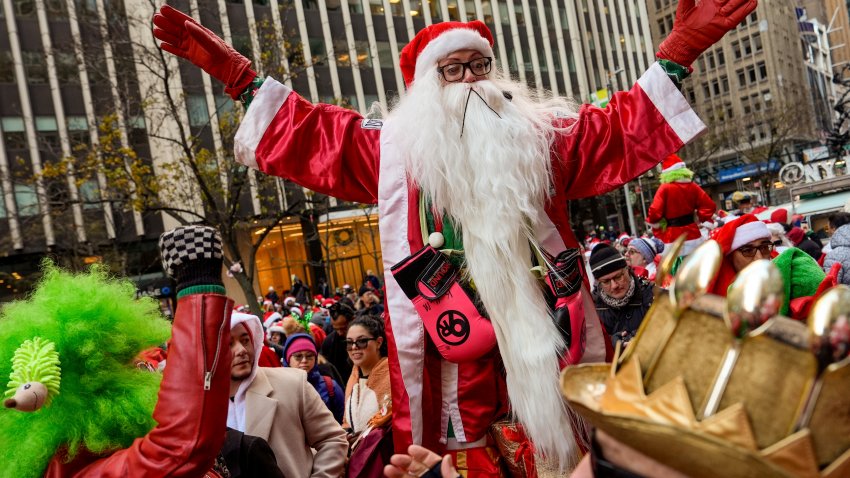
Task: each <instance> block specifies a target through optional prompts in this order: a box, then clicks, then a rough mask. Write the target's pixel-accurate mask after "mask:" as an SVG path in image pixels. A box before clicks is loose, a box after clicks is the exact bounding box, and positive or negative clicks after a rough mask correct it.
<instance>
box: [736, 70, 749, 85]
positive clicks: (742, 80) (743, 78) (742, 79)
mask: <svg viewBox="0 0 850 478" xmlns="http://www.w3.org/2000/svg"><path fill="white" fill-rule="evenodd" d="M735 74H737V75H738V86H739V87H743V86H745V85H746V84H747V76H746V75H745V74H744V70H738V71H736V72H735Z"/></svg>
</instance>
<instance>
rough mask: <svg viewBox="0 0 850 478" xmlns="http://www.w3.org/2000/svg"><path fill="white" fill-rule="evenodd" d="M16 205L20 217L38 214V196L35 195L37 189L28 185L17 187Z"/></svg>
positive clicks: (17, 185)
mask: <svg viewBox="0 0 850 478" xmlns="http://www.w3.org/2000/svg"><path fill="white" fill-rule="evenodd" d="M15 203H16V204H17V205H18V216H22V217H26V216H35V215H36V214H38V196H37V195H36V194H35V188H33V187H32V186H30V185H28V184H16V185H15Z"/></svg>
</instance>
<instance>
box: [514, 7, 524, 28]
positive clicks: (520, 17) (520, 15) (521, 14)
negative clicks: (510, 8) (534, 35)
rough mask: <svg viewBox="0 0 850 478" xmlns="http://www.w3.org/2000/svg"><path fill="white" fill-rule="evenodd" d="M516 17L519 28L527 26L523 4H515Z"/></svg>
mask: <svg viewBox="0 0 850 478" xmlns="http://www.w3.org/2000/svg"><path fill="white" fill-rule="evenodd" d="M514 16H515V17H516V24H517V26H522V25H525V14H524V12H523V10H522V4H521V3H517V2H514Z"/></svg>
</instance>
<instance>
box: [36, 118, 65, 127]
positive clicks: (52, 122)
mask: <svg viewBox="0 0 850 478" xmlns="http://www.w3.org/2000/svg"><path fill="white" fill-rule="evenodd" d="M35 129H36V131H56V130H58V129H59V128H58V127H57V126H56V118H54V117H53V116H36V117H35Z"/></svg>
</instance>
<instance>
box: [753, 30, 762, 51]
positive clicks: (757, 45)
mask: <svg viewBox="0 0 850 478" xmlns="http://www.w3.org/2000/svg"><path fill="white" fill-rule="evenodd" d="M753 49H754V50H755V51H756V53H758V52H760V51H762V49H763V47H762V45H761V34H760V33H756V34H755V35H753Z"/></svg>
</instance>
